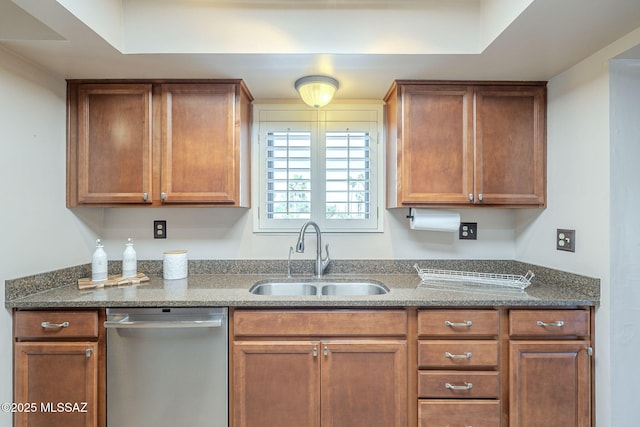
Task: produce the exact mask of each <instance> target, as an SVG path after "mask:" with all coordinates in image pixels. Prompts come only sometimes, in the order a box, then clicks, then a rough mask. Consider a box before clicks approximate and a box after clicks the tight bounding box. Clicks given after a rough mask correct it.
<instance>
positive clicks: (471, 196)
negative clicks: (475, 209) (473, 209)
mask: <svg viewBox="0 0 640 427" xmlns="http://www.w3.org/2000/svg"><path fill="white" fill-rule="evenodd" d="M469 201H470V202H473V193H469Z"/></svg>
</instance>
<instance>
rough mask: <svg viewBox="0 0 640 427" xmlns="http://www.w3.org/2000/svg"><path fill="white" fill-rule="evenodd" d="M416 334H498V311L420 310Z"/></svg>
mask: <svg viewBox="0 0 640 427" xmlns="http://www.w3.org/2000/svg"><path fill="white" fill-rule="evenodd" d="M418 334H419V335H429V336H487V335H489V336H495V335H498V311H497V310H429V311H420V312H418Z"/></svg>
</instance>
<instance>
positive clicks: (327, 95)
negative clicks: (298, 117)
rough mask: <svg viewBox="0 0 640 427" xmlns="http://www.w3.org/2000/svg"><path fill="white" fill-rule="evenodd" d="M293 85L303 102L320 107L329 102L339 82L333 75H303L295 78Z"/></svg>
mask: <svg viewBox="0 0 640 427" xmlns="http://www.w3.org/2000/svg"><path fill="white" fill-rule="evenodd" d="M295 87H296V90H297V91H298V93H299V94H300V98H302V100H303V101H304V103H305V104H307V105H308V106H310V107H313V108H320V107H324V106H325V105H327V104H328V103H329V102H331V99H332V98H333V94H334V93H336V90H338V87H339V84H338V81H337V80H336V79H334V78H333V77H328V76H305V77H301V78H299V79H298V80H296V84H295Z"/></svg>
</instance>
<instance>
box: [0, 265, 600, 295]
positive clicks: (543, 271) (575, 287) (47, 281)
mask: <svg viewBox="0 0 640 427" xmlns="http://www.w3.org/2000/svg"><path fill="white" fill-rule="evenodd" d="M121 264H122V263H121V262H120V261H109V274H119V273H120V272H121V271H120V270H121V267H122V265H121ZM415 264H418V265H419V266H420V267H422V268H435V269H444V270H458V271H473V272H479V273H499V274H524V273H526V272H527V271H528V270H531V271H533V272H534V273H535V277H534V279H533V281H532V282H533V284H535V283H536V282H538V283H545V284H549V285H553V286H557V287H560V288H567V289H571V290H572V291H576V292H579V293H581V294H584V295H586V296H588V297H590V298H593V299H596V300H599V298H600V279H597V278H593V277H588V276H583V275H579V274H573V273H568V272H564V271H561V270H556V269H551V268H547V267H543V266H539V265H533V264H528V263H524V262H520V261H515V260H457V259H449V260H447V259H441V260H415V259H414V260H333V261H332V262H331V264H330V265H329V267H328V268H327V270H326V274H328V275H349V274H358V275H367V274H376V275H380V274H407V275H411V274H416V272H415V269H414V265H415ZM138 271H140V272H143V273H145V274H146V275H149V276H162V260H139V261H138ZM313 271H314V260H296V261H292V263H291V273H292V275H293V276H294V277H295V276H302V277H304V276H307V277H309V276H312V275H313ZM204 274H262V275H273V276H276V277H284V276H285V275H286V274H287V261H286V260H189V275H204ZM90 276H91V264H82V265H77V266H72V267H68V268H63V269H59V270H54V271H50V272H46V273H38V274H34V275H31V276H26V277H21V278H16V279H11V280H6V281H5V301H6V302H10V301H15V300H18V299H21V298H24V297H27V296H29V295H33V294H36V293H39V292H44V291H48V290H51V289H55V288H60V287H64V286H69V285H73V284H75V283H77V280H78V279H80V278H83V277H90ZM416 277H417V274H416Z"/></svg>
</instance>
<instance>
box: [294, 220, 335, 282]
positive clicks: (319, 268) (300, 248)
mask: <svg viewBox="0 0 640 427" xmlns="http://www.w3.org/2000/svg"><path fill="white" fill-rule="evenodd" d="M309 226H312V227H313V228H315V230H316V277H322V273H324V270H325V269H326V268H327V266H328V265H329V263H330V262H331V259H330V258H329V245H326V246H325V251H326V252H327V257H326V258H325V259H322V234H321V232H320V227H318V224H316V223H315V222H313V221H307V222H305V223H304V225H303V226H302V228H301V229H300V234H299V235H298V243H296V252H298V253H303V252H304V233H306V231H307V227H309Z"/></svg>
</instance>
